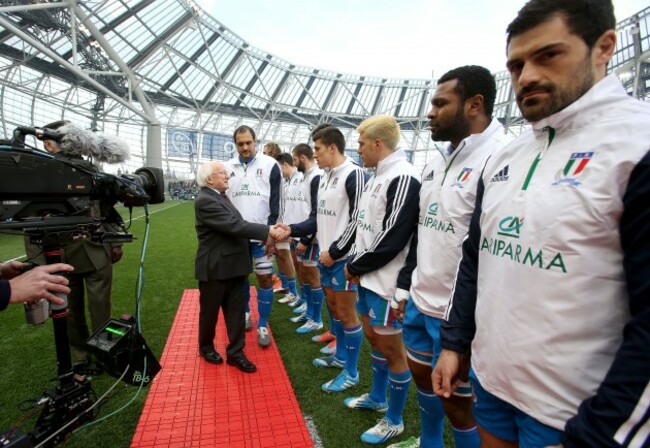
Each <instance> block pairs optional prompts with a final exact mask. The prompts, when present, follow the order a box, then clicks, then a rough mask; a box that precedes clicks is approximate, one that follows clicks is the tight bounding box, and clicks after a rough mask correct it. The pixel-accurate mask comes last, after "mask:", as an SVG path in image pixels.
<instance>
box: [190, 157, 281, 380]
mask: <svg viewBox="0 0 650 448" xmlns="http://www.w3.org/2000/svg"><path fill="white" fill-rule="evenodd" d="M228 179H229V175H228V171H227V170H226V167H225V165H224V164H223V163H221V162H216V161H210V162H206V163H204V164H203V165H201V166H200V167H199V170H198V172H197V174H196V181H197V183H198V184H199V187H200V191H199V195H198V197H197V198H196V201H195V203H194V211H195V214H196V234H197V237H198V239H199V246H198V250H197V253H196V265H195V277H196V279H197V280H198V281H199V290H200V307H201V308H200V311H199V353H200V354H201V356H203V358H204V359H205V360H206V361H207V362H209V363H212V364H221V363H222V362H223V359H221V356H220V355H219V353H217V352H216V350H215V349H214V335H215V327H216V324H217V318H218V315H219V309H220V308H221V309H223V315H224V318H225V320H226V329H227V332H228V340H229V344H228V346H227V347H226V352H227V361H226V362H227V363H228V364H230V365H233V366H235V367H237V368H238V369H239V370H241V371H242V372H246V373H253V372H255V371H256V370H257V368H256V367H255V365H254V364H253V363H252V362H250V361H249V360H248V359H247V358H246V356H245V355H244V345H245V341H244V335H245V319H246V318H245V306H246V302H245V300H244V283H245V281H246V278H247V277H248V275H249V274H250V273H251V271H252V270H253V265H252V262H251V255H250V251H249V246H248V240H250V239H255V240H260V241H266V240H267V239H268V237H269V231H270V227H269V226H268V225H265V224H253V223H250V222H247V221H244V219H243V218H242V216H241V214H240V213H239V211H237V209H236V208H235V206H234V205H233V204H232V202H230V199H229V198H228V197H227V196H226V190H227V189H228ZM271 235H272V236H273V235H274V231H271Z"/></svg>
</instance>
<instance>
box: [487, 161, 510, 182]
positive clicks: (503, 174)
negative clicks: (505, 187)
mask: <svg viewBox="0 0 650 448" xmlns="http://www.w3.org/2000/svg"><path fill="white" fill-rule="evenodd" d="M509 170H510V165H506V166H504V167H503V168H501V171H499V172H498V173H496V174H495V175H494V176H493V177H492V179H490V183H492V182H506V181H507V180H508V179H510V176H509V175H508V171H509Z"/></svg>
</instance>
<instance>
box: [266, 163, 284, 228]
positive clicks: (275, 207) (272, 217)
mask: <svg viewBox="0 0 650 448" xmlns="http://www.w3.org/2000/svg"><path fill="white" fill-rule="evenodd" d="M269 183H270V184H271V196H270V198H269V210H270V212H269V218H268V220H267V224H268V225H270V226H272V225H273V224H275V223H276V222H278V216H279V214H280V202H281V201H282V173H280V166H279V165H278V164H277V163H276V164H275V165H273V168H272V169H271V175H270V177H269Z"/></svg>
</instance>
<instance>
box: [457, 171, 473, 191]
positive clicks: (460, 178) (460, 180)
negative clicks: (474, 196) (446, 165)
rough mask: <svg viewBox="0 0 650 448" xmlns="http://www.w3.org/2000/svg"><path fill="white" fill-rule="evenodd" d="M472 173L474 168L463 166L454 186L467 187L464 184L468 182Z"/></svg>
mask: <svg viewBox="0 0 650 448" xmlns="http://www.w3.org/2000/svg"><path fill="white" fill-rule="evenodd" d="M471 173H472V168H468V167H465V168H463V169H462V170H461V172H460V173H458V177H456V182H454V184H453V185H452V187H457V188H465V187H464V186H463V185H464V184H465V183H466V182H467V180H468V179H469V176H470V174H471Z"/></svg>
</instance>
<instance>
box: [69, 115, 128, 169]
mask: <svg viewBox="0 0 650 448" xmlns="http://www.w3.org/2000/svg"><path fill="white" fill-rule="evenodd" d="M58 131H59V133H60V134H62V135H63V137H61V140H60V142H59V148H61V152H63V153H64V154H67V155H72V156H90V157H92V159H93V160H95V161H97V162H105V163H121V162H124V161H125V160H127V159H128V158H129V156H130V152H129V147H128V145H127V144H126V143H125V142H123V141H122V140H120V139H118V138H116V137H111V136H107V135H104V134H98V133H95V132H92V131H86V130H83V129H79V128H78V127H76V126H73V125H72V124H66V125H65V126H63V127H61V128H59V129H58Z"/></svg>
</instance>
